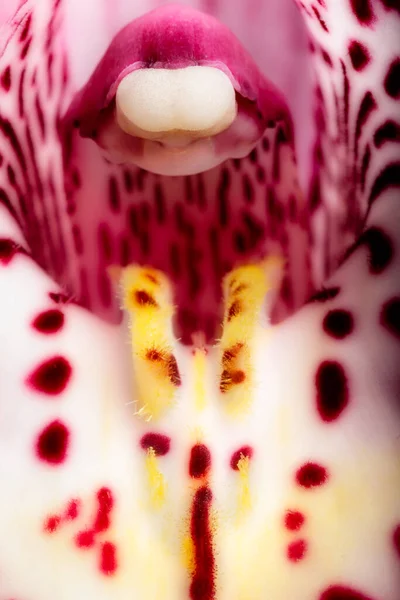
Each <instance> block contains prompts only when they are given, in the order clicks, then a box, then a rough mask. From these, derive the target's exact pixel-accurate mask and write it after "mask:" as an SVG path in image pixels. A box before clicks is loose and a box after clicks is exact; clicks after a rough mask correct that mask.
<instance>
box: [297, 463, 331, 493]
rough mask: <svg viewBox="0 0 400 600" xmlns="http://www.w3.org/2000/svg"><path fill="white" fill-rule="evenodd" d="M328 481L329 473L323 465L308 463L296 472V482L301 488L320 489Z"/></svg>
mask: <svg viewBox="0 0 400 600" xmlns="http://www.w3.org/2000/svg"><path fill="white" fill-rule="evenodd" d="M327 481H328V471H327V470H326V469H325V467H323V466H322V465H319V464H317V463H313V462H308V463H305V464H304V465H302V466H301V467H300V468H299V469H298V470H297V472H296V482H297V484H298V485H300V486H301V487H304V488H306V489H311V488H314V487H319V486H320V485H323V484H324V483H326V482H327Z"/></svg>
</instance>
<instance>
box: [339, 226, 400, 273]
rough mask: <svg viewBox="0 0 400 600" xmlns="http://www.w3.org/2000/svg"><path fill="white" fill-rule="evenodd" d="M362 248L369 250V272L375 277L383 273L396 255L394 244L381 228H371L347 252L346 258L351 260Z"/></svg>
mask: <svg viewBox="0 0 400 600" xmlns="http://www.w3.org/2000/svg"><path fill="white" fill-rule="evenodd" d="M362 246H364V247H366V248H367V250H368V266H369V272H370V273H371V274H373V275H380V274H381V273H383V271H385V269H387V267H388V266H389V265H390V263H391V262H392V259H393V254H394V249H393V243H392V240H391V239H390V237H389V236H388V234H387V233H386V232H385V231H383V229H381V228H380V227H369V228H368V229H366V230H365V231H364V232H363V233H362V234H361V235H360V237H359V238H358V240H357V241H356V242H355V243H354V244H353V245H352V246H351V247H350V248H349V249H348V250H347V252H346V254H345V257H344V258H345V259H347V258H349V257H350V256H351V255H352V254H353V253H354V252H355V251H356V250H357V249H358V248H360V247H362Z"/></svg>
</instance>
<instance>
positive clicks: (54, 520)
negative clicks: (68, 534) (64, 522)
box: [44, 515, 61, 533]
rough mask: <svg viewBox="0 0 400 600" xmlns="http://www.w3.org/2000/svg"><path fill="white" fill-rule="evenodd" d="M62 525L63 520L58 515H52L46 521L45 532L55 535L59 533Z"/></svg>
mask: <svg viewBox="0 0 400 600" xmlns="http://www.w3.org/2000/svg"><path fill="white" fill-rule="evenodd" d="M60 523H61V518H60V517H59V516H57V515H51V516H50V517H48V518H47V519H46V522H45V524H44V530H45V532H46V533H54V532H55V531H57V529H58V528H59V526H60Z"/></svg>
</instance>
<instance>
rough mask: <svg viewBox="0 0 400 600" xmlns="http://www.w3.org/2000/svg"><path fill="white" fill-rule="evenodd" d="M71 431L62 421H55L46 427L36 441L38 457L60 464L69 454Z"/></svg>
mask: <svg viewBox="0 0 400 600" xmlns="http://www.w3.org/2000/svg"><path fill="white" fill-rule="evenodd" d="M68 442H69V431H68V429H67V427H66V426H65V425H64V423H62V422H61V421H53V422H52V423H50V424H49V425H47V427H45V428H44V429H43V431H42V433H41V434H40V435H39V437H38V439H37V442H36V453H37V455H38V457H39V458H40V459H41V460H43V461H45V462H48V463H50V464H53V465H58V464H60V463H62V462H63V461H64V459H65V458H66V456H67V450H68Z"/></svg>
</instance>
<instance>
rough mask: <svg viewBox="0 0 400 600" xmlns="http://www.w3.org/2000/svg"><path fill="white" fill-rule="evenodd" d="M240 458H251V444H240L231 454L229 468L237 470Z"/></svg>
mask: <svg viewBox="0 0 400 600" xmlns="http://www.w3.org/2000/svg"><path fill="white" fill-rule="evenodd" d="M242 458H248V459H249V460H251V459H252V458H253V448H252V447H251V446H242V447H241V448H239V450H236V451H235V452H234V453H233V454H232V456H231V462H230V465H231V469H233V470H234V471H238V470H239V461H240V459H242Z"/></svg>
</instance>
